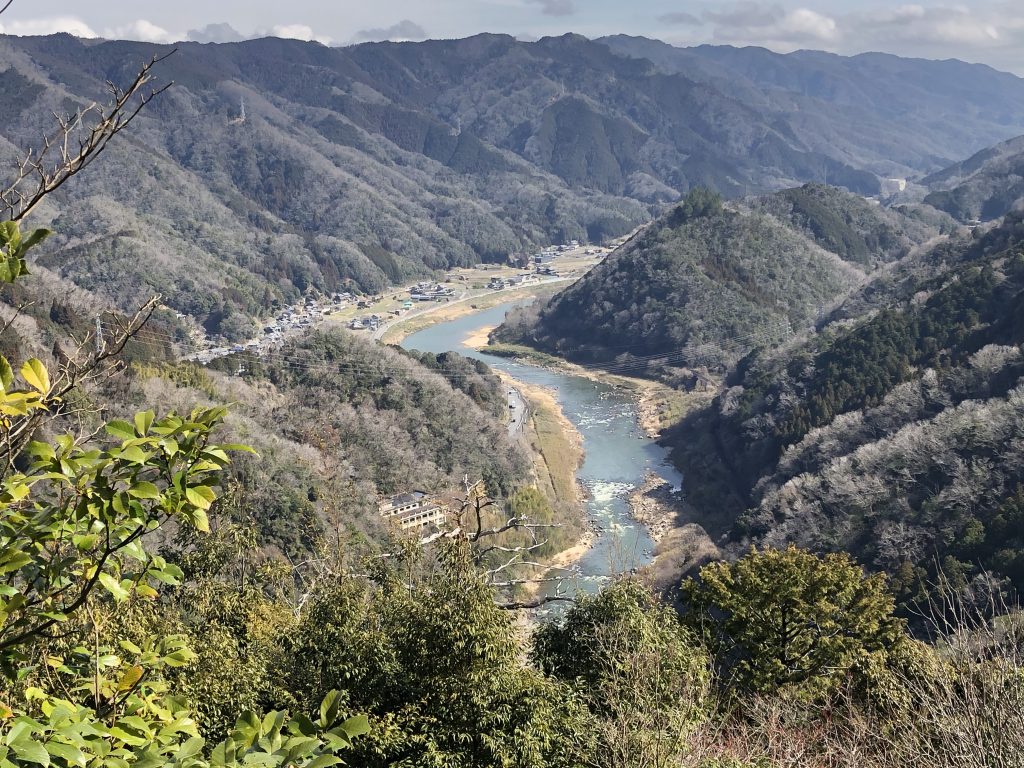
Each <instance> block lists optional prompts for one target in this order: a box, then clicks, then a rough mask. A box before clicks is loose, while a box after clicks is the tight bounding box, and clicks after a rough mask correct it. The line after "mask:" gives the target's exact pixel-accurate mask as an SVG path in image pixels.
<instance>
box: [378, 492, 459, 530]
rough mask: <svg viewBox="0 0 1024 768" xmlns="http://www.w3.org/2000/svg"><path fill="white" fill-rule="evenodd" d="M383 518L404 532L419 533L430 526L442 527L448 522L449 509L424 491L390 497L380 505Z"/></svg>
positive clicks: (379, 508)
mask: <svg viewBox="0 0 1024 768" xmlns="http://www.w3.org/2000/svg"><path fill="white" fill-rule="evenodd" d="M377 509H378V510H379V512H380V514H381V517H383V518H385V519H387V520H390V521H391V522H392V523H393V524H394V525H396V526H397V527H398V528H400V529H401V530H403V531H419V530H421V529H423V528H426V527H428V526H431V525H434V526H438V527H440V526H442V525H444V524H445V523H446V522H447V521H448V509H447V507H444V506H442V505H440V504H438V503H437V502H436V501H435V500H434V499H433V498H432V497H430V496H428V495H427V494H425V493H423V492H422V491H411V492H409V493H400V494H398V495H396V496H390V497H388V498H386V499H384V500H382V501H381V502H380V503H379V504H378V505H377Z"/></svg>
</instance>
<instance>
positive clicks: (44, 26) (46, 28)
mask: <svg viewBox="0 0 1024 768" xmlns="http://www.w3.org/2000/svg"><path fill="white" fill-rule="evenodd" d="M58 32H66V33H68V34H69V35H74V36H75V37H99V35H97V34H96V32H94V31H93V29H92V28H91V27H90V26H89V25H88V24H86V23H85V22H84V21H82V20H81V19H77V18H75V17H74V16H56V17H53V18H47V19H24V20H20V21H11V22H9V23H7V24H0V34H4V35H19V36H27V35H55V34H57V33H58Z"/></svg>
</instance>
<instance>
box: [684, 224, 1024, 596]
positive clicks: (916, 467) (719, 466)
mask: <svg viewBox="0 0 1024 768" xmlns="http://www.w3.org/2000/svg"><path fill="white" fill-rule="evenodd" d="M1022 242H1024V220H1022V219H1021V217H1020V216H1019V215H1011V216H1010V217H1008V219H1007V221H1006V223H1005V224H1004V225H1002V226H1001V227H999V228H996V229H994V230H993V231H992V232H990V233H988V234H986V235H985V236H984V237H983V238H981V239H978V240H976V241H972V240H970V239H963V240H959V241H951V242H949V243H947V244H945V245H943V246H941V247H940V248H939V249H938V253H936V254H935V255H934V256H928V257H926V258H921V257H918V256H913V257H910V258H912V259H913V260H915V261H917V262H919V263H922V264H925V263H932V262H934V263H935V264H940V263H941V264H944V265H945V267H944V269H941V270H940V272H939V273H938V274H935V273H933V272H931V271H930V270H928V269H925V270H923V271H921V272H918V271H916V270H915V269H907V270H905V271H904V272H902V273H898V275H897V278H896V281H897V283H899V284H900V285H899V288H898V290H887V291H885V292H883V294H884V295H885V296H886V301H887V305H886V306H885V308H883V309H881V310H876V311H873V312H869V313H868V314H866V315H862V316H861V318H860V319H859V320H857V321H855V322H852V323H851V322H850V321H848V320H847V321H843V322H841V323H836V324H834V325H831V326H826V328H825V329H824V330H823V331H822V332H821V333H819V334H817V335H814V336H812V337H810V338H809V339H808V340H807V341H805V342H803V343H801V344H798V345H796V346H794V347H791V348H781V349H776V350H769V351H765V352H761V353H759V354H753V355H750V356H749V357H748V358H746V359H745V360H744V361H742V363H741V364H740V365H739V366H737V368H736V369H735V370H734V371H733V372H732V374H731V376H730V379H729V382H728V387H727V388H726V389H725V390H724V391H723V392H722V393H721V394H720V395H719V396H718V398H717V399H716V401H715V402H714V403H713V404H712V405H711V406H709V407H707V408H704V409H701V410H700V411H699V412H697V413H695V414H693V415H691V416H690V417H688V418H687V419H686V420H684V421H683V422H682V423H681V424H680V425H679V426H678V427H677V428H675V429H674V430H672V432H671V433H670V434H669V435H668V436H667V438H666V439H667V440H668V442H669V443H671V444H672V445H673V447H674V456H675V459H676V461H677V462H678V463H679V464H680V467H681V468H682V470H683V471H684V473H685V476H686V478H687V493H688V497H689V499H690V501H691V503H693V504H694V505H695V506H696V508H697V509H700V510H702V511H703V512H706V513H711V512H712V511H713V512H714V513H715V514H716V515H718V522H719V524H722V529H721V530H720V531H719V532H722V530H725V531H728V532H729V533H730V534H731V540H732V544H733V547H734V548H736V549H737V550H740V549H742V548H744V547H746V546H747V545H749V544H750V543H757V544H765V545H777V544H779V543H781V542H785V541H795V542H796V543H798V544H800V545H804V546H809V547H811V548H814V549H816V550H819V551H821V550H824V551H840V550H842V551H849V552H852V553H854V554H855V555H856V556H857V557H858V558H859V559H861V561H862V562H864V563H865V564H867V565H870V566H872V567H876V568H880V569H883V570H886V571H888V572H889V573H890V574H893V575H894V578H895V584H896V587H897V590H898V591H899V593H900V596H901V598H902V599H904V600H911V599H919V598H921V597H922V596H923V595H926V594H927V591H928V586H927V585H928V583H929V582H930V581H932V580H934V579H935V578H936V577H937V575H938V569H940V568H941V570H942V571H943V573H944V574H945V575H946V576H947V577H948V578H950V579H952V580H953V583H954V584H956V585H958V586H959V587H963V588H964V589H967V587H968V585H969V584H972V583H975V585H976V586H979V587H980V585H981V582H982V581H984V580H985V578H987V577H986V576H985V575H984V573H983V571H982V569H988V570H989V571H991V572H992V573H993V575H994V576H995V577H998V578H1006V579H1008V580H1009V583H1010V584H1012V586H1013V587H1014V588H1016V589H1021V588H1024V567H1022V566H1024V541H1022V540H1021V539H1020V538H1019V527H1018V526H1019V521H1020V519H1021V518H1020V514H1021V512H1020V510H1021V509H1022V506H1021V504H1020V490H1021V488H1022V487H1024V474H1022V472H1021V467H1022V466H1024V463H1022V457H1021V454H1020V446H1021V445H1024V442H1022V438H1024V418H1022V416H1021V414H1022V410H1021V398H1022V394H1024V389H1022V386H1024V358H1022V356H1021V348H1022V347H1021V345H1022V343H1024V315H1022V312H1021V309H1022V307H1024V248H1022ZM723 519H724V524H723V522H722V521H723Z"/></svg>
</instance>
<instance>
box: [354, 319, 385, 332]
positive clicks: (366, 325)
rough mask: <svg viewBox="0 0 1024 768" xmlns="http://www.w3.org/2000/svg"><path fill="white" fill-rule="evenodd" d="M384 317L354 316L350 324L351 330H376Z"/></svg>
mask: <svg viewBox="0 0 1024 768" xmlns="http://www.w3.org/2000/svg"><path fill="white" fill-rule="evenodd" d="M382 322H383V319H382V318H381V316H380V315H366V316H364V317H357V318H354V319H353V320H352V321H351V322H350V323H349V324H348V327H349V330H350V331H366V330H369V331H376V330H377V329H378V328H380V324H381V323H382Z"/></svg>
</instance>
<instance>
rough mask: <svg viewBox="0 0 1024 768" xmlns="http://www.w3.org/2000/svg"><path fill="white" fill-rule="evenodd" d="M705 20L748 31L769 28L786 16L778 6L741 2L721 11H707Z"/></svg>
mask: <svg viewBox="0 0 1024 768" xmlns="http://www.w3.org/2000/svg"><path fill="white" fill-rule="evenodd" d="M703 15H704V20H705V21H710V22H711V23H713V24H718V25H719V26H722V27H734V28H738V29H746V28H751V27H767V26H770V25H772V24H775V23H776V22H778V21H779V20H780V19H781V18H783V17H784V16H785V15H786V14H785V11H783V10H782V8H781V7H780V6H778V5H762V4H761V3H754V2H740V3H736V4H735V5H733V6H731V7H729V8H725V9H723V10H720V11H705V12H704V14H703Z"/></svg>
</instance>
